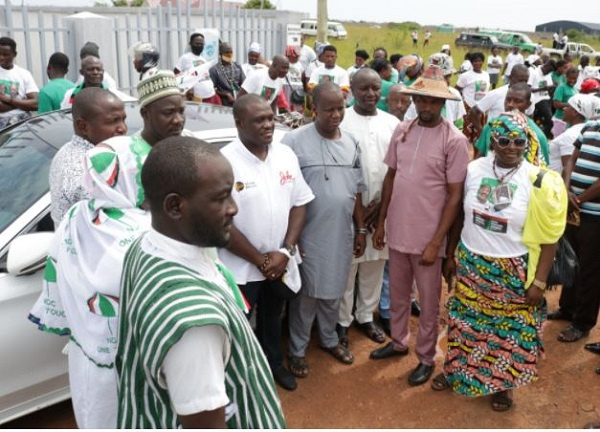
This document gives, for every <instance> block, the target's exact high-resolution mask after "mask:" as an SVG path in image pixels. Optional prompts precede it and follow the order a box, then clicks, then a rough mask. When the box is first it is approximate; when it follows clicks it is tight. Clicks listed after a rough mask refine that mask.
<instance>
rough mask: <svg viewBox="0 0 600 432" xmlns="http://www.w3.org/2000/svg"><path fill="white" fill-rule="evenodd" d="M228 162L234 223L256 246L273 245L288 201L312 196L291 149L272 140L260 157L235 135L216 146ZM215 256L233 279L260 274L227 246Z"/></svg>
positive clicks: (277, 244)
mask: <svg viewBox="0 0 600 432" xmlns="http://www.w3.org/2000/svg"><path fill="white" fill-rule="evenodd" d="M221 152H222V153H223V156H225V157H226V158H227V159H228V160H229V162H230V163H231V166H232V168H233V177H234V186H233V198H234V200H235V202H236V204H237V206H238V213H237V214H236V215H235V217H234V219H233V223H234V224H235V226H236V228H237V229H238V230H240V232H241V233H242V234H244V236H245V237H246V238H247V239H248V241H249V242H250V243H251V244H252V245H253V246H254V247H255V248H256V249H258V250H259V251H260V252H262V253H266V252H270V251H274V250H278V249H280V248H281V247H282V245H283V240H284V239H285V235H286V233H287V229H288V218H289V214H290V210H291V209H292V207H299V206H303V205H305V204H307V203H309V202H310V201H312V200H313V199H314V197H315V196H314V195H313V193H312V191H311V189H310V187H309V186H308V185H307V184H306V182H305V181H304V177H302V172H301V171H300V165H299V163H298V158H297V157H296V155H295V153H294V152H293V151H292V149H290V148H289V147H288V146H285V145H283V144H281V143H279V142H273V143H272V144H271V145H270V147H269V153H268V155H267V158H266V159H265V160H264V161H261V160H260V159H259V158H257V157H256V156H254V155H253V154H252V153H250V151H249V150H248V149H247V148H246V147H245V146H244V144H242V142H241V141H240V140H239V139H236V140H234V141H233V142H231V143H230V144H228V145H226V146H225V147H223V148H222V149H221ZM219 258H220V259H221V261H223V263H224V264H225V266H226V267H227V268H228V269H229V270H231V272H232V273H233V274H234V276H235V281H236V283H237V284H238V285H245V284H246V283H248V282H256V281H261V280H264V279H265V277H264V276H263V275H262V273H261V272H260V270H258V268H256V267H255V266H254V264H252V263H249V262H248V261H246V260H245V259H243V258H241V257H239V256H237V255H234V254H232V253H231V252H229V251H228V250H226V249H219Z"/></svg>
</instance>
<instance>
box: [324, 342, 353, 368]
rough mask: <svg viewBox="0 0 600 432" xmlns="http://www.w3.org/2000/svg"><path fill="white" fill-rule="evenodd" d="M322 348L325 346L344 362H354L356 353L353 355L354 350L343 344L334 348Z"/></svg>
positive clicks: (337, 358) (338, 359)
mask: <svg viewBox="0 0 600 432" xmlns="http://www.w3.org/2000/svg"><path fill="white" fill-rule="evenodd" d="M321 348H323V349H324V350H325V351H326V352H328V353H329V354H331V355H332V356H333V357H335V359H336V360H337V361H339V362H342V363H344V364H348V365H349V364H352V363H354V355H352V352H351V351H350V350H349V349H348V348H346V347H345V346H344V345H342V344H337V345H336V346H334V347H332V348H327V347H321Z"/></svg>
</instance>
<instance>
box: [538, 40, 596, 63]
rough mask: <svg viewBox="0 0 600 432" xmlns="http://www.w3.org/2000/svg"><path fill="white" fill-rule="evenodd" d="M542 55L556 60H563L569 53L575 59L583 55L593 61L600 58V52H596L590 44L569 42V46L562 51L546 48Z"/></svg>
mask: <svg viewBox="0 0 600 432" xmlns="http://www.w3.org/2000/svg"><path fill="white" fill-rule="evenodd" d="M542 53H543V54H546V55H549V56H550V57H555V58H563V57H564V56H565V54H566V53H569V54H571V55H572V56H574V57H581V56H582V55H586V56H588V57H589V58H590V59H591V60H594V59H595V58H596V57H599V56H600V51H596V50H595V49H594V48H593V47H591V46H590V45H588V44H585V43H579V42H567V46H566V47H565V48H562V49H557V48H544V49H543V51H542Z"/></svg>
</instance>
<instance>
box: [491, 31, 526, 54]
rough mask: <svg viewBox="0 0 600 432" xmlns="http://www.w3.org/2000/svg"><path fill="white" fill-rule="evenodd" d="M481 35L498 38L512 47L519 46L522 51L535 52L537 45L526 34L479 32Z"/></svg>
mask: <svg viewBox="0 0 600 432" xmlns="http://www.w3.org/2000/svg"><path fill="white" fill-rule="evenodd" d="M479 33H480V34H487V35H491V36H496V37H497V38H498V41H499V42H501V43H503V44H507V45H510V46H518V47H519V48H520V49H521V51H529V52H530V53H533V52H535V48H536V47H537V45H536V44H535V43H534V42H533V41H532V40H531V38H530V37H529V36H527V35H526V34H525V33H518V32H509V31H504V30H484V29H483V30H479Z"/></svg>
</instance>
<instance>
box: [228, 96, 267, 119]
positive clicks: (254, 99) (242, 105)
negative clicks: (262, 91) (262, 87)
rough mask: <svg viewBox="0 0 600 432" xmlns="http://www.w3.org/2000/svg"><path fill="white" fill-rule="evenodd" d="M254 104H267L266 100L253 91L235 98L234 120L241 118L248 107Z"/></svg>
mask: <svg viewBox="0 0 600 432" xmlns="http://www.w3.org/2000/svg"><path fill="white" fill-rule="evenodd" d="M255 105H266V106H269V104H268V103H267V101H265V100H264V99H263V98H262V97H260V96H258V95H256V94H253V93H248V94H245V95H244V96H241V97H239V98H237V99H236V101H235V103H234V104H233V118H234V119H235V120H238V119H243V118H244V117H245V115H246V113H247V112H248V109H250V108H252V107H253V106H255Z"/></svg>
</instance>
